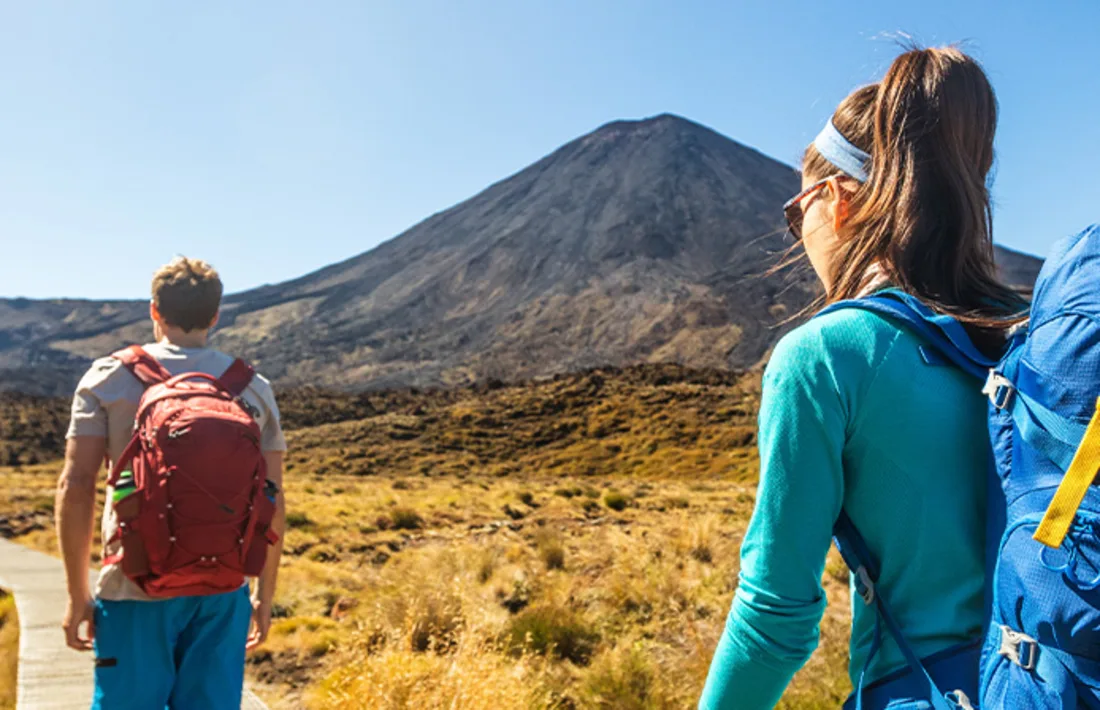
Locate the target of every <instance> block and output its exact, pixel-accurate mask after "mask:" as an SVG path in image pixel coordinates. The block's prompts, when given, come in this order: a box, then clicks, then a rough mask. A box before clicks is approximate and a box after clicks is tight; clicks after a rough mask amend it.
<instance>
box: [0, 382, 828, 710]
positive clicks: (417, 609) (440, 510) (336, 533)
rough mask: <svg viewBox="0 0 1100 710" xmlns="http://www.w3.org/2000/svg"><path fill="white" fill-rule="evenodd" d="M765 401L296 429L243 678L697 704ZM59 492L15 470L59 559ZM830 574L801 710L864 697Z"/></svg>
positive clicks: (389, 704) (384, 697) (3, 474)
mask: <svg viewBox="0 0 1100 710" xmlns="http://www.w3.org/2000/svg"><path fill="white" fill-rule="evenodd" d="M643 374H645V373H643ZM658 375H660V373H658ZM757 396H758V383H757V382H756V381H754V380H752V379H751V378H749V379H746V380H744V381H740V382H737V383H730V382H726V381H722V380H718V381H716V382H714V383H707V382H692V381H690V380H684V379H682V378H681V379H679V380H678V379H676V378H675V377H673V378H671V379H669V380H667V381H665V380H664V379H663V375H661V376H659V377H648V378H647V377H643V378H641V379H640V380H639V381H632V380H630V379H629V378H627V379H623V378H620V377H613V376H608V377H606V378H605V377H604V376H602V375H598V374H596V375H593V374H589V375H584V376H578V377H575V378H569V379H564V380H561V381H557V382H551V383H545V384H541V385H534V386H528V387H514V388H508V387H505V388H500V389H491V390H489V391H485V392H480V393H473V392H467V393H464V394H463V393H458V394H454V393H452V394H449V395H446V396H442V395H433V396H432V397H429V398H428V399H427V400H424V401H418V400H416V398H415V397H413V396H412V395H408V396H405V397H404V398H403V399H401V400H400V402H399V404H400V406H399V407H397V408H396V409H391V410H385V408H382V407H379V406H376V404H370V403H364V402H361V401H359V402H356V403H354V406H351V405H348V406H349V408H348V410H347V411H349V412H353V413H354V412H360V410H362V411H371V408H374V409H376V410H378V411H377V413H376V414H375V415H373V416H369V417H367V418H365V419H361V420H348V421H332V419H331V418H329V419H327V420H326V421H328V423H326V424H323V425H321V426H315V427H307V428H302V429H299V430H296V431H293V432H290V433H289V441H290V447H291V451H290V454H289V456H288V461H289V463H290V466H289V468H288V473H287V477H286V481H287V483H286V488H287V500H288V504H289V516H288V520H289V522H290V528H289V530H288V532H287V535H286V555H285V557H284V560H283V564H282V566H281V569H280V583H279V592H278V594H277V598H276V616H277V618H276V620H275V623H274V625H273V628H272V632H271V636H270V639H269V641H268V643H267V644H266V645H265V647H264V648H262V649H260V650H259V651H258V652H256V653H253V654H252V655H251V656H250V662H249V666H250V667H249V673H250V676H251V677H252V679H253V681H254V682H257V683H259V684H260V686H261V689H262V691H263V692H262V695H263V696H264V698H265V700H267V701H268V702H269V704H270V705H271V706H272V707H273V708H288V709H289V708H303V707H304V708H464V709H465V708H469V709H472V710H477V709H478V708H486V709H488V708H493V709H494V710H496V709H500V710H509V709H511V708H517V709H519V708H562V709H568V708H578V709H579V708H609V709H610V708H616V709H618V708H622V709H626V710H630V709H638V710H642V709H645V710H650V709H652V710H657V709H664V708H688V707H694V703H695V702H696V700H697V698H698V694H699V692H700V690H701V688H702V684H703V681H704V679H705V676H706V673H707V669H708V667H709V663H710V658H711V655H712V653H713V650H714V648H715V645H716V643H717V640H718V638H719V636H720V634H721V633H722V630H723V627H724V624H725V617H726V613H727V611H728V608H729V604H730V600H731V598H732V595H733V590H734V586H735V584H736V579H737V569H738V568H737V560H738V548H739V545H740V542H741V538H742V535H743V534H744V529H745V525H746V524H747V522H748V518H749V516H750V514H751V511H752V507H753V504H754V488H755V479H756V469H757V460H756V454H755V451H754V446H753V445H754V440H753V427H752V419H753V417H754V413H755V407H756V397H757ZM410 397H411V399H410ZM372 401H375V400H372ZM368 404H369V405H370V406H369V407H368ZM295 406H296V407H297V410H296V411H298V415H296V416H297V417H298V419H299V420H300V421H301V422H303V423H308V415H307V414H303V413H308V412H310V411H315V408H311V407H309V406H306V403H303V402H298V403H296V405H295ZM56 474H57V464H52V465H40V466H31V467H25V468H23V469H19V470H17V469H13V468H6V469H5V468H0V517H3V516H11V515H12V514H13V513H18V514H20V515H22V516H24V517H23V518H21V521H22V522H20V525H23V526H25V527H24V528H23V530H24V531H25V534H21V535H20V536H19V537H17V539H18V540H19V541H20V542H23V543H25V544H29V545H32V546H35V547H38V548H39V549H45V550H48V551H50V552H53V551H54V549H55V548H54V541H53V533H52V530H51V527H50V515H49V512H48V511H49V502H50V501H51V500H52V489H53V486H54V482H55V480H56ZM27 511H37V512H33V513H31V514H29V515H28V513H27ZM28 526H29V527H28ZM38 527H41V529H31V528H38ZM26 531H29V532H26ZM829 570H830V573H829V574H828V575H827V576H826V580H825V581H826V589H827V593H828V595H829V597H830V606H829V611H828V613H827V615H826V618H825V620H824V622H823V626H822V643H821V647H820V648H819V650H818V652H817V653H816V654H815V655H814V657H813V659H812V660H811V661H810V663H809V664H808V665H807V667H806V668H805V669H804V670H803V671H802V672H801V673H800V674H799V675H798V676H797V677H796V679H795V681H794V683H793V684H792V685H791V688H790V689H789V690H788V692H787V694H786V696H785V697H784V700H783V702H782V704H781V707H782V708H785V709H787V710H796V709H803V708H825V707H837V706H838V705H839V704H840V703H841V702H842V701H843V699H844V698H845V697H846V695H847V692H848V690H849V684H848V680H847V676H846V673H845V667H846V661H847V637H848V633H847V623H848V622H847V619H848V611H847V599H848V591H847V585H846V582H845V580H844V576H843V575H842V574H839V573H837V565H836V563H835V562H830V565H829Z"/></svg>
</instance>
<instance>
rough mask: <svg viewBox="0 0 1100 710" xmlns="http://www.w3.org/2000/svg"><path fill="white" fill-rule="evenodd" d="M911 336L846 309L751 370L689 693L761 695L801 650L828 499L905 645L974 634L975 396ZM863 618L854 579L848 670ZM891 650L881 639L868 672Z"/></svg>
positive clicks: (983, 440)
mask: <svg viewBox="0 0 1100 710" xmlns="http://www.w3.org/2000/svg"><path fill="white" fill-rule="evenodd" d="M920 345H921V341H920V340H918V338H917V337H916V336H914V335H913V334H912V333H910V332H909V331H907V330H904V329H903V328H901V327H899V326H896V325H894V324H892V323H890V322H888V321H887V320H885V319H883V318H881V317H879V316H877V315H874V314H871V313H868V312H865V311H860V310H855V309H846V310H840V311H834V312H833V313H830V314H826V315H824V316H820V317H817V318H814V319H813V320H811V321H810V322H808V323H807V324H805V325H803V326H801V327H800V328H797V329H796V330H794V331H792V332H791V333H789V334H788V335H787V336H786V337H784V338H783V339H782V340H781V341H780V343H779V344H778V345H777V346H776V348H775V351H774V353H773V355H772V358H771V360H770V362H769V363H768V367H767V370H766V371H765V375H764V386H763V398H762V403H761V409H760V421H759V446H760V467H761V471H760V487H759V491H758V493H757V499H756V508H755V511H754V512H753V516H752V520H751V522H750V523H749V527H748V530H747V532H746V534H745V539H744V542H743V543H742V547H741V571H740V575H739V577H740V580H739V585H738V588H737V591H736V593H735V595H734V599H733V604H732V607H731V609H730V613H729V617H728V619H727V622H726V629H725V633H724V634H723V635H722V637H721V640H720V641H719V644H718V649H717V651H716V652H715V655H714V660H713V661H712V663H711V668H710V675H709V677H708V678H707V683H706V687H705V688H704V691H703V695H702V698H701V700H700V703H699V707H700V708H704V709H707V710H711V709H718V708H721V709H727V708H737V710H757V709H760V710H763V709H764V708H772V707H774V705H775V704H776V703H777V702H778V701H779V699H780V696H782V694H783V691H784V689H785V688H786V687H787V684H788V683H789V682H790V680H791V677H792V676H793V675H794V674H795V672H796V671H798V669H799V668H801V667H802V665H803V664H804V663H805V662H806V660H807V659H808V658H809V657H810V654H811V653H813V651H814V649H815V648H816V647H817V643H818V627H819V624H820V621H821V616H822V614H823V612H824V610H825V594H824V591H823V589H822V586H821V579H822V574H823V572H824V568H825V556H826V554H827V553H828V551H829V545H830V543H831V532H832V527H833V523H834V521H835V520H836V519H837V515H838V513H839V512H840V511H841V508H843V509H844V511H845V512H847V513H848V515H849V517H850V518H851V519H852V522H853V523H854V524H855V526H856V527H857V528H858V529H859V531H860V532H861V533H862V534H863V537H864V538H865V539H866V542H867V544H868V547H870V549H871V552H872V553H873V554H874V556H875V558H876V559H877V560H878V561H879V563H880V567H881V570H880V578H879V582H878V589H880V590H882V593H883V594H885V595H886V598H887V599H888V601H889V603H890V605H891V608H892V610H893V612H894V614H895V615H896V616H897V617H898V620H899V622H900V624H901V626H902V628H903V629H904V630H905V634H906V637H907V638H908V640H909V641H910V643H911V644H912V646H913V648H914V650H915V651H916V653H917V655H918V656H921V657H923V656H927V655H930V654H932V653H935V652H936V651H940V650H942V649H945V648H947V647H950V646H952V645H955V644H957V643H962V642H965V641H968V640H972V639H974V638H976V637H977V636H979V635H980V634H981V632H982V628H981V627H982V604H983V586H984V579H985V578H984V571H983V549H984V547H983V546H984V519H985V484H986V478H985V476H986V475H987V473H986V471H987V469H986V466H987V456H988V446H989V443H988V441H989V439H988V434H987V433H986V429H985V409H986V400H985V397H984V396H983V395H982V394H981V393H980V392H979V389H980V388H979V387H977V386H976V385H975V382H974V380H973V379H972V378H970V377H968V376H967V375H965V374H964V373H962V372H960V371H958V370H956V369H955V368H953V367H950V366H947V365H932V364H928V363H927V362H926V361H925V358H924V357H922V354H921V351H920ZM874 625H875V612H874V608H873V607H868V606H865V605H864V604H863V602H862V601H861V600H860V599H859V597H858V596H856V595H854V594H853V604H852V641H851V655H850V661H849V674H850V675H851V676H852V678H853V683H855V682H856V680H857V679H858V676H859V673H860V671H861V670H862V669H863V665H864V661H865V660H866V659H867V656H868V653H869V651H870V646H871V642H872V639H873V636H874ZM904 665H905V661H904V659H903V658H902V655H901V652H900V651H899V650H898V648H897V646H896V644H894V643H893V642H892V641H889V640H888V641H887V642H886V643H885V646H884V647H883V649H882V650H881V651H880V652H879V653H878V654H877V656H876V657H875V658H874V661H873V663H872V665H871V667H870V669H869V674H868V679H869V682H870V681H873V680H874V679H876V678H881V677H882V676H884V675H886V674H888V673H890V672H892V671H894V670H896V669H898V668H900V667H902V666H904Z"/></svg>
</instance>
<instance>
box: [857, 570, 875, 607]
mask: <svg viewBox="0 0 1100 710" xmlns="http://www.w3.org/2000/svg"><path fill="white" fill-rule="evenodd" d="M855 586H856V593H857V594H859V598H860V599H862V600H863V603H864V604H866V605H867V606H871V604H873V603H874V601H875V583H874V582H872V581H871V575H870V574H869V573H868V572H867V568H866V567H864V566H863V565H860V566H859V567H858V568H857V569H856V573H855Z"/></svg>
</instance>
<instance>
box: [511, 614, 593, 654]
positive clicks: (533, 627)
mask: <svg viewBox="0 0 1100 710" xmlns="http://www.w3.org/2000/svg"><path fill="white" fill-rule="evenodd" d="M599 638H600V637H599V634H598V633H596V631H595V630H593V629H592V627H591V626H589V625H588V624H587V623H586V622H585V621H584V619H582V618H581V617H580V616H579V615H577V614H575V613H574V612H572V611H570V610H569V609H566V608H564V607H560V606H553V605H549V604H547V605H543V606H538V607H534V608H531V609H527V610H526V611H522V612H520V613H519V614H517V615H516V616H515V617H514V618H513V619H512V620H511V621H510V622H509V624H508V626H507V629H506V631H505V641H506V644H507V646H508V648H509V649H510V650H511V651H512V653H513V654H517V655H521V654H522V653H524V652H526V651H531V652H534V653H537V654H540V655H548V654H550V655H553V656H555V657H557V658H561V659H564V660H568V661H572V662H573V663H575V664H577V665H580V666H583V665H585V664H587V663H588V660H589V659H590V658H591V657H592V652H593V651H594V650H595V647H596V643H597V642H598V641H599Z"/></svg>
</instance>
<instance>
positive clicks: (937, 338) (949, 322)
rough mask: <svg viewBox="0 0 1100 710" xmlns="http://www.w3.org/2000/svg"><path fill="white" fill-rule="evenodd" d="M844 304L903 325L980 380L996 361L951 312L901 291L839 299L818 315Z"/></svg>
mask: <svg viewBox="0 0 1100 710" xmlns="http://www.w3.org/2000/svg"><path fill="white" fill-rule="evenodd" d="M845 308H858V309H860V310H864V311H870V312H871V313H875V314H877V315H880V316H882V317H884V318H888V319H889V320H892V321H894V322H896V323H901V324H903V325H905V326H906V327H908V328H909V329H910V330H912V331H914V332H915V333H916V334H917V335H918V336H920V337H921V339H922V340H924V341H925V342H926V343H927V344H928V345H930V346H931V347H932V348H934V349H935V350H936V352H937V353H939V354H940V355H941V356H943V357H944V358H946V359H947V361H948V362H950V363H951V364H953V365H955V366H956V367H958V368H959V369H961V370H962V371H964V372H966V373H968V374H970V375H973V376H974V377H976V378H978V379H980V380H981V381H983V382H984V381H985V380H986V378H987V377H988V375H989V370H990V369H991V368H994V367H996V365H997V363H996V361H994V360H991V359H990V358H988V357H986V356H985V355H983V354H982V352H981V351H980V350H978V348H977V347H975V346H974V343H973V342H972V341H971V340H970V336H969V335H967V333H966V329H965V328H963V326H962V324H961V323H959V322H958V321H957V320H955V319H954V318H952V317H951V316H946V315H941V314H939V313H936V312H934V311H933V310H932V309H931V308H929V307H928V306H926V305H924V304H923V303H921V301H920V299H918V298H916V297H915V296H912V295H910V294H907V293H905V292H903V291H898V290H896V289H888V290H885V291H879V292H878V293H876V294H874V295H872V296H866V297H864V298H856V299H851V300H847V301H838V302H837V303H834V304H832V305H831V306H829V307H827V308H825V309H824V310H822V311H821V313H819V314H818V315H824V314H826V313H832V312H833V311H838V310H842V309H845Z"/></svg>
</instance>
